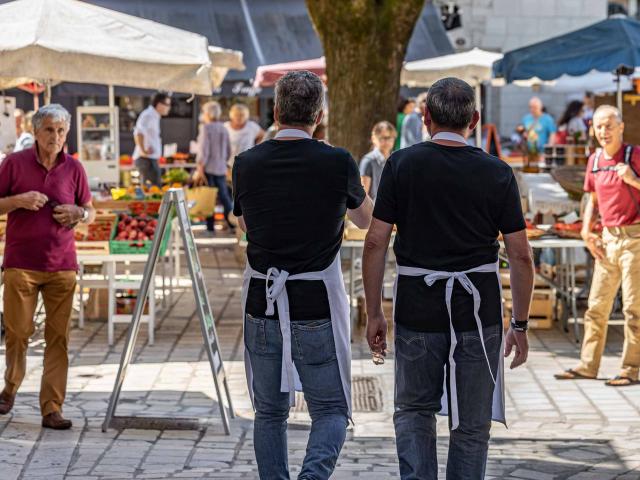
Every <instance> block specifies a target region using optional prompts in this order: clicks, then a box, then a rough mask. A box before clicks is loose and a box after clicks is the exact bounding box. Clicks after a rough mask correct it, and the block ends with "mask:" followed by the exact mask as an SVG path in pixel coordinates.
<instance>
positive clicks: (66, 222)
mask: <svg viewBox="0 0 640 480" xmlns="http://www.w3.org/2000/svg"><path fill="white" fill-rule="evenodd" d="M83 213H84V212H83V210H82V208H81V207H79V206H77V205H58V206H57V207H56V208H54V209H53V218H54V219H55V220H56V222H58V223H59V224H60V225H63V226H65V227H70V226H71V225H75V224H76V223H78V222H79V221H80V220H82V215H83Z"/></svg>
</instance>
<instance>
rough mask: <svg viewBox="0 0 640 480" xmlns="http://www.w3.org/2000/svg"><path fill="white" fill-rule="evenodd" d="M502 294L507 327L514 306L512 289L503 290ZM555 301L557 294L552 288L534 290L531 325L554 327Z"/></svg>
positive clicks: (539, 327) (535, 327) (543, 327)
mask: <svg viewBox="0 0 640 480" xmlns="http://www.w3.org/2000/svg"><path fill="white" fill-rule="evenodd" d="M502 296H503V299H504V309H503V310H504V323H505V327H507V326H508V325H509V322H510V321H511V309H512V306H513V303H512V298H511V290H508V289H505V290H503V291H502ZM555 302H556V296H555V292H554V291H553V290H552V289H549V288H545V289H536V290H534V292H533V298H532V300H531V309H530V311H529V327H530V328H532V329H541V330H545V329H550V328H552V327H553V317H554V307H555Z"/></svg>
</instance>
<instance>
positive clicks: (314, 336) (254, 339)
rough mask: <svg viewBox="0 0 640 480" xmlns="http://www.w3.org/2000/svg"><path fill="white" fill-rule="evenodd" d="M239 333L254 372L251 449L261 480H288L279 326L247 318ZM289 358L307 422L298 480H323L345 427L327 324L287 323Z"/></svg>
mask: <svg viewBox="0 0 640 480" xmlns="http://www.w3.org/2000/svg"><path fill="white" fill-rule="evenodd" d="M244 329H245V330H244V332H245V333H244V344H245V348H246V349H247V350H248V352H249V359H250V361H251V368H252V369H253V393H254V406H255V409H256V417H255V421H254V432H253V443H254V449H255V454H256V461H257V463H258V472H259V475H260V479H261V480H289V461H288V455H287V418H288V417H289V394H288V393H283V392H281V391H280V378H281V368H282V334H281V333H280V323H279V321H278V320H268V319H264V318H258V317H253V316H251V315H248V314H247V315H246V316H245V325H244ZM291 356H292V358H293V362H294V364H295V366H296V370H297V371H298V374H299V375H300V382H301V383H302V389H303V391H304V398H305V400H306V402H307V406H308V407H309V415H310V416H311V432H310V434H309V441H308V443H307V451H306V454H305V457H304V461H303V462H302V469H301V470H300V474H299V475H298V480H303V479H304V480H327V479H328V478H329V477H331V474H332V473H333V470H334V468H335V466H336V462H337V460H338V456H339V455H340V450H341V449H342V445H343V444H344V441H345V438H346V434H347V423H348V421H349V420H348V409H347V402H346V400H345V397H344V391H343V389H342V382H341V380H340V370H339V367H338V360H337V357H336V348H335V342H334V338H333V329H332V325H331V319H324V320H305V321H292V322H291Z"/></svg>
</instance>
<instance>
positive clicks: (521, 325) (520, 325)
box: [511, 317, 529, 332]
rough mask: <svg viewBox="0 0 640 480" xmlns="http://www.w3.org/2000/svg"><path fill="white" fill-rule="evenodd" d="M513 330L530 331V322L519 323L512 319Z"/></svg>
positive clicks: (522, 321)
mask: <svg viewBox="0 0 640 480" xmlns="http://www.w3.org/2000/svg"><path fill="white" fill-rule="evenodd" d="M511 328H513V330H514V331H516V332H526V331H527V330H529V320H521V321H518V320H516V319H515V318H513V317H511Z"/></svg>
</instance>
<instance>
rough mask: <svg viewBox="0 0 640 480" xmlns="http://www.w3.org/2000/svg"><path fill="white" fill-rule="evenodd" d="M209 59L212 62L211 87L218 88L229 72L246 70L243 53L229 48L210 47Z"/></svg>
mask: <svg viewBox="0 0 640 480" xmlns="http://www.w3.org/2000/svg"><path fill="white" fill-rule="evenodd" d="M209 59H210V60H211V86H212V87H213V88H218V87H219V86H220V85H222V81H223V80H224V77H225V76H226V75H227V72H228V71H229V70H232V69H233V70H240V71H242V70H245V69H246V67H245V65H244V62H243V61H242V52H240V51H238V50H230V49H228V48H222V47H214V46H212V45H209Z"/></svg>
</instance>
